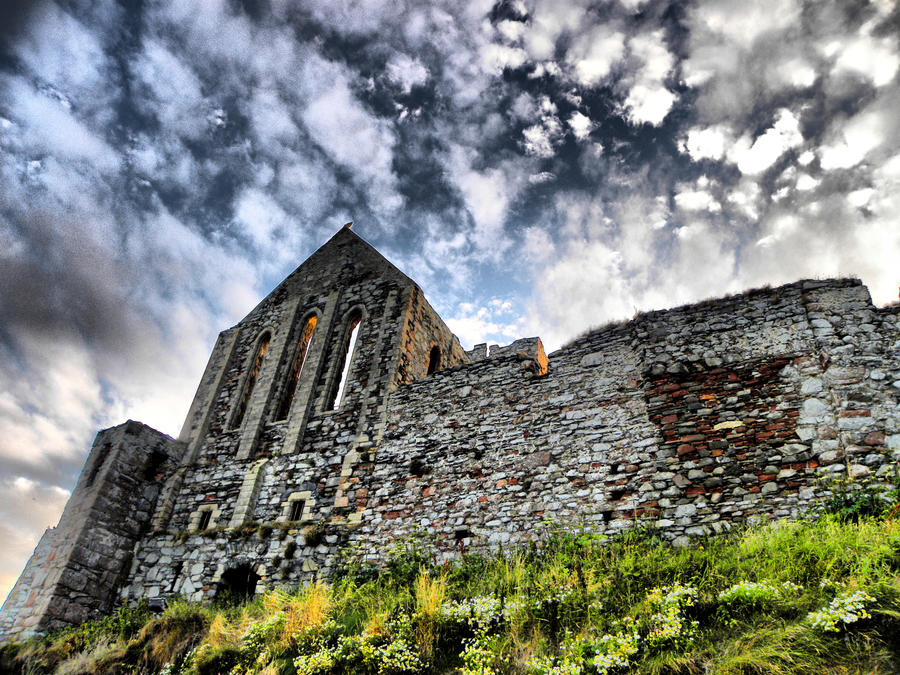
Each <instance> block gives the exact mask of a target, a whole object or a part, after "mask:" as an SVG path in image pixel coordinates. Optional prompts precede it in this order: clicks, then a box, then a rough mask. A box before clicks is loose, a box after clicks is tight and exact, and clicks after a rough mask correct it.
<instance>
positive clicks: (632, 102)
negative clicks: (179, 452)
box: [0, 0, 900, 594]
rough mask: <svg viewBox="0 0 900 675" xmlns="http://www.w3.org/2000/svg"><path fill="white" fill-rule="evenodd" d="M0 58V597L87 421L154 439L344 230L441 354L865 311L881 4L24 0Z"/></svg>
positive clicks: (898, 69) (873, 211) (888, 207)
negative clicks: (836, 280) (411, 304)
mask: <svg viewBox="0 0 900 675" xmlns="http://www.w3.org/2000/svg"><path fill="white" fill-rule="evenodd" d="M0 54H2V59H0V284H2V288H3V293H0V439H2V440H0V516H2V522H3V523H4V525H3V527H4V530H3V532H2V533H0V536H2V537H3V541H4V543H5V546H4V548H3V554H2V555H0V583H2V584H4V586H3V587H2V588H0V594H2V593H3V590H2V589H3V588H7V587H9V585H10V584H11V583H12V582H13V580H14V577H15V575H16V573H17V572H18V570H19V569H21V567H22V565H23V564H24V561H25V558H26V557H27V555H28V553H29V551H30V549H31V548H32V547H33V545H34V543H35V542H36V541H37V538H38V537H39V536H40V532H41V529H42V528H43V527H44V526H46V525H48V524H50V523H52V522H54V521H55V520H56V518H57V517H58V514H59V511H60V509H61V507H62V505H63V503H64V501H65V496H66V494H67V492H68V490H70V489H71V487H72V485H73V484H74V482H75V479H76V477H77V474H78V472H79V471H80V469H81V465H82V463H83V460H84V457H85V454H86V452H87V450H88V447H89V445H90V442H91V438H92V435H93V434H94V433H95V432H96V430H97V429H98V428H100V427H102V426H109V425H112V424H116V423H119V422H122V421H124V420H125V419H127V418H129V417H130V418H134V419H139V420H141V421H144V422H146V423H148V424H151V425H153V426H155V427H157V428H159V429H160V430H162V431H164V432H166V433H170V434H177V433H178V431H179V427H180V425H181V422H182V420H183V418H184V415H185V414H186V412H187V407H188V405H189V402H190V399H191V396H192V395H193V391H194V389H195V387H196V385H197V381H198V380H199V377H200V375H201V372H202V370H203V368H204V366H205V363H206V359H207V357H208V354H209V350H210V348H211V346H212V344H213V341H214V340H215V336H216V334H217V332H218V331H220V330H222V329H224V328H227V327H229V326H230V325H232V324H234V323H235V322H236V321H237V320H238V319H239V318H240V317H241V316H243V315H244V314H246V313H247V312H248V311H249V310H250V309H251V308H252V307H253V306H254V305H255V304H256V303H257V302H258V301H259V299H260V298H261V297H262V296H263V295H264V294H265V293H266V292H268V291H269V290H271V289H272V288H273V287H274V286H275V285H276V284H277V283H278V282H279V281H280V280H281V279H282V278H283V277H284V276H286V275H287V274H288V273H289V272H290V271H291V270H292V269H293V268H294V266H296V265H297V264H298V263H300V262H301V261H302V260H303V259H304V258H306V257H307V256H308V255H309V254H310V253H312V251H314V250H315V249H316V247H317V246H319V245H320V244H321V243H323V242H324V241H325V240H326V239H327V238H328V237H329V236H330V235H331V234H333V233H334V231H336V230H337V229H338V228H339V227H340V226H341V225H342V224H343V223H345V222H347V221H349V220H352V221H355V223H356V224H355V226H354V227H355V228H357V231H358V232H359V233H360V234H361V235H362V236H363V237H365V238H366V239H368V240H369V241H371V242H372V243H373V244H375V245H376V246H377V247H378V248H379V249H380V250H382V251H383V252H385V254H386V255H388V256H389V257H390V258H391V259H392V260H393V261H394V262H395V263H397V264H398V265H399V266H400V267H401V268H402V269H403V270H404V271H405V272H407V273H408V274H410V275H411V276H412V277H413V278H414V279H416V280H417V281H419V282H420V284H421V285H422V286H423V288H424V290H425V292H426V294H427V295H428V297H429V299H430V300H431V302H432V304H433V305H434V306H435V307H436V309H438V311H439V312H440V313H441V314H442V316H444V317H445V318H446V319H447V321H448V323H449V324H450V326H451V328H452V329H453V330H454V331H456V332H457V334H458V335H459V336H460V338H461V340H462V341H463V343H464V344H465V345H466V346H471V345H472V344H474V343H477V342H489V343H499V344H502V343H507V342H509V341H511V340H513V339H515V338H517V337H523V336H526V335H540V336H541V337H542V338H543V339H544V341H545V344H546V345H547V347H548V348H549V349H554V348H557V347H558V346H560V345H561V344H563V343H564V342H565V341H567V340H569V339H571V338H572V337H573V336H575V335H577V334H578V333H580V332H582V331H584V330H586V329H587V328H588V327H590V326H595V325H599V324H603V323H605V322H608V321H610V320H620V319H626V318H629V317H631V316H632V315H634V313H635V312H638V311H644V310H650V309H657V308H662V307H666V306H671V305H673V304H679V303H684V302H690V301H695V300H698V299H701V298H705V297H710V296H717V295H721V294H723V293H726V292H737V291H740V290H742V289H745V288H747V287H752V286H758V285H761V284H765V283H773V284H774V283H781V282H787V281H792V280H795V279H796V278H798V277H802V276H815V277H824V276H834V275H858V276H860V277H861V278H862V279H863V281H864V282H865V283H866V284H867V285H868V286H869V288H870V290H871V292H872V294H873V297H874V299H875V301H876V302H877V303H887V302H890V301H893V300H895V299H896V297H897V288H898V284H900V278H898V272H897V260H898V259H900V223H898V215H897V214H898V213H900V116H898V115H897V110H898V109H900V83H898V80H900V44H898V32H897V10H896V3H895V2H891V1H890V0H877V1H867V0H860V2H853V3H847V2H840V1H839V0H824V1H823V2H815V3H800V2H795V1H793V0H790V1H786V0H699V1H697V2H692V3H689V4H685V3H678V2H667V0H618V1H612V2H606V3H596V2H588V1H587V0H574V1H573V2H568V3H560V2H556V1H555V0H502V1H501V0H468V1H466V2H462V3H443V4H439V3H433V2H387V1H385V0H375V1H372V2H366V3H360V2H357V1H355V0H302V1H301V2H284V1H283V0H274V1H273V2H262V3H260V2H235V1H232V0H206V1H204V2H200V3H191V2H182V3H177V2H171V1H170V0H150V1H148V2H135V1H132V0H126V1H122V2H113V1H112V0H102V1H99V2H85V1H83V0H74V1H71V2H62V1H61V0H35V1H34V2H26V3H11V4H9V3H8V4H7V5H4V7H3V9H2V10H0Z"/></svg>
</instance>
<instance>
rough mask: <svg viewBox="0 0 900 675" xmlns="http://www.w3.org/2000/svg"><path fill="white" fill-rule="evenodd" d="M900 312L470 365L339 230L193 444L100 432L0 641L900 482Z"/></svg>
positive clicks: (764, 511) (743, 325) (688, 334)
mask: <svg viewBox="0 0 900 675" xmlns="http://www.w3.org/2000/svg"><path fill="white" fill-rule="evenodd" d="M898 400H900V306H897V305H894V306H890V307H887V308H883V309H878V308H876V307H874V306H873V304H872V302H871V299H870V297H869V293H868V291H867V290H866V288H865V287H864V286H862V285H861V284H860V282H859V281H858V280H855V279H838V280H827V281H810V280H807V281H799V282H796V283H793V284H789V285H786V286H782V287H779V288H774V289H764V290H758V291H751V292H748V293H744V294H741V295H737V296H733V297H728V298H723V299H719V300H713V301H707V302H704V303H699V304H695V305H689V306H685V307H680V308H676V309H671V310H665V311H657V312H649V313H645V314H641V315H639V316H637V317H635V318H634V319H633V320H631V321H629V322H627V323H622V324H618V325H610V326H608V327H605V328H602V329H598V330H595V331H593V332H590V333H588V334H587V335H584V336H583V337H580V338H578V339H576V340H574V341H573V342H572V343H570V344H569V345H567V346H565V347H563V348H562V349H560V350H558V351H556V352H554V353H552V354H550V355H549V356H547V355H545V354H544V350H543V346H542V345H541V341H540V340H539V339H538V338H527V339H522V340H518V341H516V342H514V343H513V344H511V345H508V346H505V347H497V346H493V347H491V348H490V349H488V348H487V346H486V345H477V346H476V347H475V348H474V349H473V350H471V351H466V350H464V349H463V348H462V347H461V346H460V343H459V341H458V340H457V338H456V337H455V336H454V335H453V334H452V333H451V331H450V330H449V329H448V327H447V326H446V325H445V324H444V322H443V321H442V320H441V318H440V317H439V316H438V315H437V313H436V312H435V311H434V310H433V309H432V307H431V306H430V305H429V304H428V301H427V300H426V299H425V297H424V295H423V293H422V291H421V289H420V288H419V287H418V286H417V285H416V284H415V283H414V282H413V281H412V280H410V279H409V278H408V277H406V276H405V275H404V274H403V273H402V272H400V271H399V270H398V269H397V268H395V267H394V266H393V265H391V263H390V262H388V261H387V260H386V259H385V258H383V257H382V256H381V255H380V254H379V253H378V252H377V251H376V250H375V249H373V248H372V247H371V246H370V245H369V244H367V243H366V242H365V241H363V240H362V239H361V238H359V237H358V236H357V235H356V234H354V233H353V232H351V231H350V229H348V228H346V227H345V228H343V229H341V230H340V231H339V232H338V233H337V234H336V235H335V236H334V237H333V238H332V239H331V240H330V241H328V242H327V243H326V244H325V245H324V246H322V247H321V248H320V249H319V250H318V251H316V252H315V253H314V254H313V255H312V256H311V257H310V258H309V259H308V260H306V261H305V262H304V263H303V264H302V265H300V267H298V268H297V270H295V271H294V272H293V273H292V274H291V275H290V276H289V277H287V279H285V280H284V281H283V282H282V283H281V284H280V285H279V286H278V287H277V288H276V289H275V290H274V291H272V292H271V293H270V294H269V295H268V296H267V297H266V298H265V299H264V300H262V302H260V303H259V305H257V306H256V307H255V308H254V309H253V310H252V311H251V312H250V313H249V314H248V315H247V316H246V317H245V318H244V319H243V320H242V321H240V322H239V323H238V324H237V325H236V326H234V327H233V328H230V329H228V330H225V331H223V332H222V333H221V334H220V335H219V337H218V340H217V341H216V344H215V347H214V348H213V351H212V355H211V356H210V359H209V363H208V364H207V367H206V370H205V372H204V374H203V377H202V379H201V381H200V384H199V387H198V389H197V393H196V395H195V397H194V400H193V403H192V405H191V407H190V410H189V411H188V414H187V418H186V421H185V423H184V427H183V429H182V431H181V434H180V435H179V436H178V438H177V439H173V438H170V437H169V436H166V435H164V434H162V433H160V432H157V431H155V430H153V429H151V428H149V427H147V426H145V425H143V424H140V423H138V422H134V421H128V422H126V423H124V424H122V425H120V426H117V427H114V428H111V429H106V430H104V431H101V432H100V433H99V434H98V435H97V437H96V439H95V441H94V444H93V447H92V449H91V452H90V455H89V456H88V458H87V461H86V462H85V466H84V469H83V471H82V473H81V476H80V478H79V480H78V483H77V485H76V487H75V489H74V491H73V492H72V496H71V498H70V499H69V502H68V504H67V506H66V508H65V511H64V512H63V514H62V517H61V518H60V521H59V524H58V525H57V526H56V527H55V528H50V529H48V530H47V531H46V532H45V533H44V535H43V537H42V538H41V540H40V542H39V544H38V545H37V547H36V549H35V551H34V554H33V555H32V557H31V559H30V560H29V562H28V564H27V566H26V567H25V569H24V571H23V572H22V574H21V576H20V578H19V580H18V582H17V583H16V585H15V587H14V588H13V590H12V591H11V593H10V595H9V597H8V598H7V600H6V602H5V603H4V604H3V608H2V612H0V642H5V641H8V640H12V639H20V638H23V637H28V636H30V635H34V634H39V633H44V632H47V631H48V630H52V629H55V628H58V627H61V626H65V625H71V624H75V623H79V622H81V621H83V620H85V619H87V618H91V617H93V616H95V615H97V614H100V613H103V612H107V611H109V610H111V609H112V608H113V607H114V606H115V605H116V604H117V603H119V602H126V601H132V600H137V599H139V598H145V597H147V598H149V597H166V596H171V595H175V594H179V595H181V596H183V597H186V598H188V599H191V600H197V601H200V600H208V599H211V598H213V597H215V596H216V595H217V594H220V593H239V594H250V593H252V592H254V590H259V589H262V588H271V587H275V586H288V587H289V586H296V585H298V584H301V583H304V582H306V581H309V580H311V579H314V578H319V577H321V578H327V577H328V575H329V574H330V573H331V572H332V571H334V569H335V567H336V565H337V564H338V562H339V556H340V553H341V551H342V550H344V548H345V547H347V546H355V548H356V550H359V551H362V552H363V553H364V554H365V555H367V556H370V557H371V558H372V559H373V560H377V558H378V556H379V555H380V553H381V552H383V551H385V550H386V549H387V548H388V547H389V546H390V545H391V544H392V543H393V542H395V541H396V540H397V539H398V538H399V537H402V536H404V535H407V534H411V533H414V532H424V533H426V534H427V535H428V537H429V539H430V541H431V542H432V545H433V546H434V549H435V555H437V556H441V557H447V558H450V557H454V556H458V555H459V554H460V551H462V550H490V549H494V548H496V547H498V546H515V545H517V544H522V543H526V542H528V541H530V540H533V539H535V538H539V537H540V536H542V532H543V530H542V528H541V524H542V523H544V522H547V521H548V520H552V521H554V522H556V523H559V524H562V525H573V526H584V527H589V528H591V529H593V530H594V531H596V532H599V533H611V532H616V531H618V530H621V529H623V528H627V527H630V526H633V525H635V524H648V525H651V526H653V527H655V528H657V529H658V531H659V532H660V533H661V535H662V536H663V537H665V538H667V539H668V540H670V541H672V542H674V543H675V544H682V543H685V542H686V541H688V540H689V539H690V538H692V537H697V536H702V535H706V534H712V533H716V532H720V531H722V530H723V529H727V528H728V527H729V526H730V525H731V524H733V523H739V522H744V521H747V520H748V519H750V518H775V517H794V516H797V515H799V514H801V513H803V512H804V511H807V510H809V509H810V508H813V507H814V506H815V505H816V504H817V503H820V502H821V500H822V498H823V496H827V495H828V494H830V493H829V490H830V489H831V488H832V487H833V485H834V481H836V480H841V481H856V482H860V483H866V482H882V483H886V482H889V481H890V480H893V477H894V475H895V473H896V471H897V466H898V463H897V460H898V459H900V409H898Z"/></svg>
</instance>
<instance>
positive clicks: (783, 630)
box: [0, 515, 900, 675]
mask: <svg viewBox="0 0 900 675" xmlns="http://www.w3.org/2000/svg"><path fill="white" fill-rule="evenodd" d="M751 582H752V583H751ZM854 598H855V599H856V600H857V601H858V603H859V604H858V605H853V604H852V603H853V601H854ZM829 605H831V606H832V607H834V608H838V609H834V610H833V611H832V614H834V616H835V617H837V613H839V612H843V615H842V617H837V618H836V623H834V624H833V625H834V627H835V628H836V630H833V631H826V630H823V629H822V628H820V627H816V626H815V625H814V624H813V623H812V622H811V619H810V615H811V613H813V612H817V611H820V610H823V609H825V608H828V607H829ZM839 607H843V608H844V609H839ZM847 607H851V608H853V607H855V608H856V609H852V612H853V613H854V614H853V616H851V615H850V614H851V609H847ZM0 671H2V672H22V673H34V674H37V673H52V672H58V673H130V672H142V673H158V672H165V673H168V674H172V673H197V674H199V673H228V672H233V673H267V674H269V675H274V674H276V673H278V674H293V673H372V674H375V673H378V674H382V673H403V672H410V673H411V672H435V673H444V672H447V673H449V672H462V673H466V674H471V673H484V674H486V673H494V672H496V673H501V672H502V673H506V672H509V673H554V674H559V675H563V674H568V673H625V672H628V673H660V674H661V673H816V674H817V675H822V674H826V673H896V672H900V520H897V519H894V518H886V517H884V516H883V515H882V516H880V517H870V516H865V517H859V518H856V520H855V522H854V519H853V518H848V517H840V516H838V515H830V516H823V517H821V518H819V519H817V520H815V521H806V522H800V523H790V522H779V523H773V524H769V525H766V526H761V527H754V528H748V529H743V530H741V531H737V532H732V533H731V534H729V535H726V536H721V537H718V538H714V539H709V540H706V541H703V542H700V543H698V544H696V545H694V546H691V547H686V548H672V547H671V546H669V545H668V544H665V543H663V542H662V541H661V540H660V539H659V538H658V537H656V536H655V535H654V533H653V532H651V531H647V530H634V531H631V532H628V533H625V534H623V535H621V536H619V537H617V538H615V539H613V540H603V539H602V538H600V537H597V536H595V535H592V534H590V533H588V532H564V531H560V532H558V533H556V534H554V535H553V536H552V537H551V538H550V539H549V541H547V542H546V543H545V544H544V545H543V546H541V547H540V548H536V547H532V548H528V549H523V550H519V551H515V552H512V553H510V554H509V555H505V556H503V555H497V556H495V557H480V556H474V555H471V556H467V557H465V558H464V559H463V560H461V561H459V562H458V563H456V564H452V565H445V566H435V565H434V564H432V563H431V562H430V557H429V554H428V551H427V547H426V546H425V545H424V544H423V543H417V542H415V541H407V542H402V544H401V545H399V546H398V548H397V549H396V550H395V551H394V552H393V554H392V555H391V556H390V557H389V559H388V560H387V562H386V563H385V564H384V565H383V566H382V567H381V568H374V567H371V566H369V565H365V564H362V563H359V562H356V561H355V560H354V559H353V558H352V557H351V558H350V559H349V560H348V562H347V564H346V565H345V568H344V569H343V571H342V573H341V574H340V575H339V576H338V577H337V578H336V579H334V580H333V582H332V583H331V584H330V585H328V586H325V585H314V586H310V587H307V588H305V589H301V590H299V591H297V592H295V593H287V592H281V591H275V592H270V593H268V594H266V595H264V596H262V597H258V598H256V599H255V600H254V601H253V602H251V603H248V604H245V605H241V606H236V607H228V608H221V607H220V608H216V607H201V606H198V605H191V604H188V603H175V604H174V605H173V606H171V607H170V608H169V609H168V610H167V611H166V612H165V613H164V614H162V615H161V616H159V617H155V618H152V617H151V616H150V615H149V614H148V613H147V612H146V610H145V609H144V608H142V607H138V608H134V609H123V610H120V611H119V613H118V614H117V615H115V616H113V617H109V618H107V619H104V620H102V621H96V622H91V623H89V624H85V625H84V626H81V627H79V628H77V629H70V630H66V631H62V632H60V633H57V634H55V635H52V636H49V637H47V638H44V639H42V640H35V641H31V642H28V643H24V644H19V645H12V646H8V647H6V648H4V649H3V650H2V651H0Z"/></svg>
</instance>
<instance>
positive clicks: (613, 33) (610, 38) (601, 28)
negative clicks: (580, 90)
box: [566, 24, 625, 87]
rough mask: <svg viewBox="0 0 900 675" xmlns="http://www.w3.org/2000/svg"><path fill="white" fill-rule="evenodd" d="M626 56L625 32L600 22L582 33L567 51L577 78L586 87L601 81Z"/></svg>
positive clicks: (570, 64)
mask: <svg viewBox="0 0 900 675" xmlns="http://www.w3.org/2000/svg"><path fill="white" fill-rule="evenodd" d="M624 55H625V35H624V34H623V33H621V32H620V31H618V30H616V29H615V28H614V27H612V26H608V25H606V24H598V25H596V26H593V27H592V28H590V29H589V30H586V31H584V32H582V33H581V34H579V35H578V36H577V37H576V38H575V40H574V41H573V42H572V44H571V45H570V47H569V51H568V52H567V53H566V62H567V63H568V64H569V66H570V67H571V68H572V70H573V73H574V76H575V79H576V80H577V81H578V82H579V83H580V84H582V85H584V86H586V87H593V86H596V85H598V84H600V83H601V82H602V81H603V80H604V79H605V78H606V77H607V76H608V75H609V74H610V72H611V71H612V68H613V66H615V65H616V64H617V63H619V62H620V61H621V60H622V58H623V57H624Z"/></svg>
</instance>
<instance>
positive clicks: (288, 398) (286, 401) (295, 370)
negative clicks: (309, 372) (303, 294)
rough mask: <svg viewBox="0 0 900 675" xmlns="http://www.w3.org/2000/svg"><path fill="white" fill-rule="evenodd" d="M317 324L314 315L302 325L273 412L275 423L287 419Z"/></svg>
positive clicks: (316, 318)
mask: <svg viewBox="0 0 900 675" xmlns="http://www.w3.org/2000/svg"><path fill="white" fill-rule="evenodd" d="M317 322H318V317H317V316H316V315H315V314H314V315H312V316H311V317H309V318H308V319H307V320H306V322H305V323H304V324H303V330H302V331H301V332H300V339H299V340H298V341H297V351H296V352H295V353H294V359H293V361H291V365H290V369H289V370H288V373H287V380H286V381H285V383H284V391H283V392H282V394H281V400H280V401H279V402H278V408H277V409H276V410H275V420H276V421H278V420H285V419H287V416H288V414H289V413H290V412H291V402H292V401H293V400H294V394H296V393H297V384H298V383H299V382H300V373H301V372H302V371H303V364H304V363H305V362H306V355H307V354H308V353H309V345H310V342H311V341H312V336H313V333H315V331H316V323H317Z"/></svg>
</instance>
